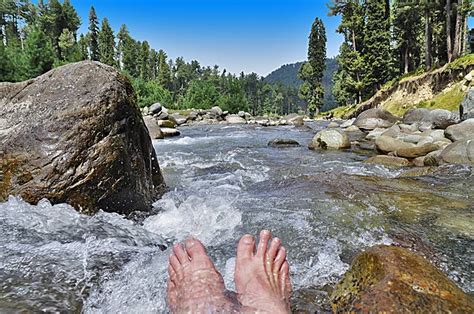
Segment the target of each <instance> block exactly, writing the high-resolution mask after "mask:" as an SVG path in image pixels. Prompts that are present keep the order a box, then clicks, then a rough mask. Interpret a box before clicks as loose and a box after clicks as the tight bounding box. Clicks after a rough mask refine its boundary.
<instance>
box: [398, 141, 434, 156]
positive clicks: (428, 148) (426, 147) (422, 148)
mask: <svg viewBox="0 0 474 314" xmlns="http://www.w3.org/2000/svg"><path fill="white" fill-rule="evenodd" d="M438 149H439V146H438V145H436V144H433V143H426V144H423V145H416V146H414V147H402V148H399V149H397V150H396V151H395V155H397V156H398V157H405V158H417V157H421V156H425V155H427V154H428V153H431V152H434V151H435V150H438Z"/></svg>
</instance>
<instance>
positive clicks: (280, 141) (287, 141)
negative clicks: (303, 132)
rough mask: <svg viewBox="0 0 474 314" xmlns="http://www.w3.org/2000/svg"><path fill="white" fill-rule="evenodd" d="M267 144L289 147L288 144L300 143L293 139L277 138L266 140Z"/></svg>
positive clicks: (296, 144) (297, 144) (298, 144)
mask: <svg viewBox="0 0 474 314" xmlns="http://www.w3.org/2000/svg"><path fill="white" fill-rule="evenodd" d="M268 146H272V147H290V146H293V147H294V146H300V143H298V142H297V141H295V140H293V139H287V138H277V139H274V140H271V141H270V142H268Z"/></svg>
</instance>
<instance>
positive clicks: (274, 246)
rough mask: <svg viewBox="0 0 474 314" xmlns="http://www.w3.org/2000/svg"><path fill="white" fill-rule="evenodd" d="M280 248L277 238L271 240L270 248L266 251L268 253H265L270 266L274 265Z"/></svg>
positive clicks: (279, 241)
mask: <svg viewBox="0 0 474 314" xmlns="http://www.w3.org/2000/svg"><path fill="white" fill-rule="evenodd" d="M280 246H281V240H280V239H278V238H273V240H272V242H271V243H270V248H269V249H268V252H267V262H270V263H272V264H273V263H274V261H275V257H276V256H277V253H278V250H279V249H280ZM278 270H279V268H278Z"/></svg>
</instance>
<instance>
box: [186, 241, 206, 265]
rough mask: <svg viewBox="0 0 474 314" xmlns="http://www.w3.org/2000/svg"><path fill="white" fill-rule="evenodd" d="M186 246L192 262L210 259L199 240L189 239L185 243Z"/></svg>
mask: <svg viewBox="0 0 474 314" xmlns="http://www.w3.org/2000/svg"><path fill="white" fill-rule="evenodd" d="M184 246H185V248H186V252H187V254H188V255H189V257H190V258H191V260H196V259H204V258H208V257H207V252H206V248H205V247H204V245H203V244H202V243H201V241H199V240H198V239H195V238H188V239H187V240H186V241H185V242H184Z"/></svg>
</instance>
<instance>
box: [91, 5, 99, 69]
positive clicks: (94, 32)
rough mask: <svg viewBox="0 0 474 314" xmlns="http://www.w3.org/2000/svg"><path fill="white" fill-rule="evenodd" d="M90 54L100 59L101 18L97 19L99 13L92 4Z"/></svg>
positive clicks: (97, 59)
mask: <svg viewBox="0 0 474 314" xmlns="http://www.w3.org/2000/svg"><path fill="white" fill-rule="evenodd" d="M88 38H89V54H90V56H91V60H94V61H99V59H100V54H99V20H98V19H97V14H96V13H95V9H94V7H93V6H91V9H90V11H89V34H88Z"/></svg>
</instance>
